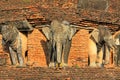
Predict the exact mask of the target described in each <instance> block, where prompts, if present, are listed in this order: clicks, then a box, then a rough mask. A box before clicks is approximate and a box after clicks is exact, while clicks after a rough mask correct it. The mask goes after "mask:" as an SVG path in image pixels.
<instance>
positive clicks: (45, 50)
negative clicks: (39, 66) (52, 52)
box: [40, 40, 50, 65]
mask: <svg viewBox="0 0 120 80" xmlns="http://www.w3.org/2000/svg"><path fill="white" fill-rule="evenodd" d="M40 43H41V45H42V48H43V50H44V54H45V59H46V63H47V65H48V64H49V62H50V60H49V52H48V48H47V42H46V41H44V40H41V41H40Z"/></svg>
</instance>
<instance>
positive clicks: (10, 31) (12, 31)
mask: <svg viewBox="0 0 120 80" xmlns="http://www.w3.org/2000/svg"><path fill="white" fill-rule="evenodd" d="M1 34H2V38H3V40H4V41H5V42H6V43H7V42H8V41H13V40H15V38H16V37H17V36H18V30H17V29H16V28H15V27H14V26H12V25H3V26H2V29H1Z"/></svg>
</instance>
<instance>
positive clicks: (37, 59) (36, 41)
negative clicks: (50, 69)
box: [28, 29, 47, 67]
mask: <svg viewBox="0 0 120 80" xmlns="http://www.w3.org/2000/svg"><path fill="white" fill-rule="evenodd" d="M45 51H46V38H45V37H44V35H43V34H42V33H41V32H40V31H39V30H37V29H34V30H33V32H31V33H29V34H28V60H29V62H30V63H31V64H32V63H33V64H34V66H41V67H45V66H47V63H46V56H45Z"/></svg>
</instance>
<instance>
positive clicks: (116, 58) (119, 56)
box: [113, 31, 120, 66]
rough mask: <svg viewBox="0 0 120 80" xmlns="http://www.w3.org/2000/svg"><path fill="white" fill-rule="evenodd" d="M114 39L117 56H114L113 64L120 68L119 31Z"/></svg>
mask: <svg viewBox="0 0 120 80" xmlns="http://www.w3.org/2000/svg"><path fill="white" fill-rule="evenodd" d="M113 38H114V40H115V44H116V46H117V50H115V51H116V54H113V55H114V58H113V62H114V64H115V65H116V66H120V31H117V32H116V33H115V34H114V35H113Z"/></svg>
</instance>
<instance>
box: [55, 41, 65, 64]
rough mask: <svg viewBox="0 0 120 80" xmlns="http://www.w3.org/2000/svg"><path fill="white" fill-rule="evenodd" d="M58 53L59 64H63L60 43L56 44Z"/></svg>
mask: <svg viewBox="0 0 120 80" xmlns="http://www.w3.org/2000/svg"><path fill="white" fill-rule="evenodd" d="M56 51H57V62H58V63H61V62H62V51H63V49H62V44H61V43H60V42H57V43H56Z"/></svg>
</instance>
